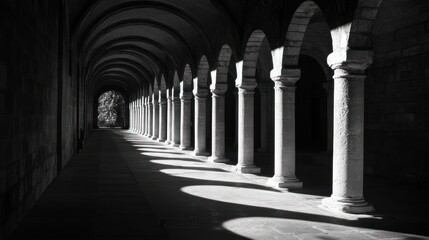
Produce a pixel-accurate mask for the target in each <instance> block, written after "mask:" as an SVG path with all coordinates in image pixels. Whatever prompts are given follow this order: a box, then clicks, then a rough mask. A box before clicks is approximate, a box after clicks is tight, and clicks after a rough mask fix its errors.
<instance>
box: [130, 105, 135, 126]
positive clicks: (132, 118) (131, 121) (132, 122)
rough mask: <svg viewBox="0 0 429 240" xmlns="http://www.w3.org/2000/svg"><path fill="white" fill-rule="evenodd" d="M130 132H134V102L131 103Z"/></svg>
mask: <svg viewBox="0 0 429 240" xmlns="http://www.w3.org/2000/svg"><path fill="white" fill-rule="evenodd" d="M131 98H132V97H131ZM130 130H131V131H134V101H131V103H130Z"/></svg>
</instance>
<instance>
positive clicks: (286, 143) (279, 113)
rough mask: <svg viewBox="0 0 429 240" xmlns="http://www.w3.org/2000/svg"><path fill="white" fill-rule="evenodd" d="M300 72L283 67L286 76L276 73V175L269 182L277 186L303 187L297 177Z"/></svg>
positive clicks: (274, 79)
mask: <svg viewBox="0 0 429 240" xmlns="http://www.w3.org/2000/svg"><path fill="white" fill-rule="evenodd" d="M300 74H301V72H300V70H299V69H282V75H280V76H278V75H277V74H275V72H273V75H272V78H273V81H274V83H275V86H274V89H275V91H274V105H275V111H274V112H275V113H274V114H275V115H274V132H275V136H274V176H273V177H272V178H271V179H269V180H268V184H269V185H271V186H275V187H281V188H300V187H302V182H300V181H299V180H298V178H297V177H296V176H295V161H296V150H295V89H296V87H295V83H296V81H298V79H299V78H300ZM276 75H277V76H276Z"/></svg>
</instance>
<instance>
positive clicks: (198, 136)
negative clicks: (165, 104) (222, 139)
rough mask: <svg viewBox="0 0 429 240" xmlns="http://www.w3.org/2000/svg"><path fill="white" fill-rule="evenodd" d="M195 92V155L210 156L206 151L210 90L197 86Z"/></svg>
mask: <svg viewBox="0 0 429 240" xmlns="http://www.w3.org/2000/svg"><path fill="white" fill-rule="evenodd" d="M193 93H194V97H195V122H194V123H195V132H194V139H195V148H194V152H193V154H194V155H195V156H208V155H209V154H208V153H207V151H206V131H207V129H206V125H207V123H206V117H207V112H206V110H207V109H206V101H207V95H208V91H207V89H203V88H198V86H196V87H195V88H194V91H193Z"/></svg>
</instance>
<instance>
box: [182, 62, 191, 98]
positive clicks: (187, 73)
mask: <svg viewBox="0 0 429 240" xmlns="http://www.w3.org/2000/svg"><path fill="white" fill-rule="evenodd" d="M191 91H192V69H191V67H190V66H189V64H186V65H185V67H184V70H183V76H182V80H181V81H180V92H181V94H183V93H184V92H191Z"/></svg>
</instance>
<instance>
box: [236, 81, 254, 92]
mask: <svg viewBox="0 0 429 240" xmlns="http://www.w3.org/2000/svg"><path fill="white" fill-rule="evenodd" d="M235 86H236V87H237V89H238V93H242V92H251V93H253V92H254V91H255V88H256V87H257V86H258V84H257V83H256V82H249V83H245V82H242V83H240V84H237V85H235Z"/></svg>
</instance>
